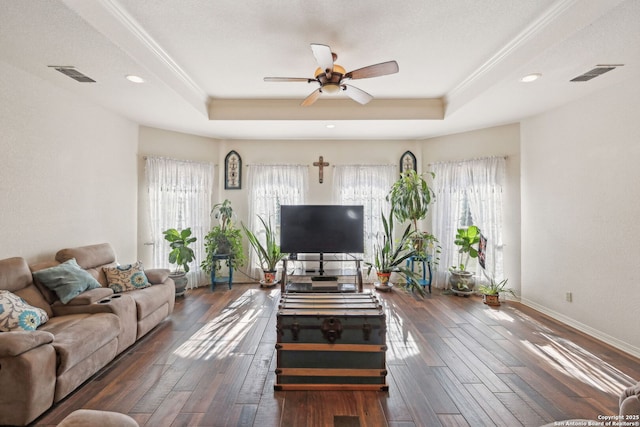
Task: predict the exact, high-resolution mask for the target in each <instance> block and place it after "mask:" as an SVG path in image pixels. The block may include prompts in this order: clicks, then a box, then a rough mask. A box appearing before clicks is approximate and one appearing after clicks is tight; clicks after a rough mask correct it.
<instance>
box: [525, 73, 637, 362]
mask: <svg viewBox="0 0 640 427" xmlns="http://www.w3.org/2000/svg"><path fill="white" fill-rule="evenodd" d="M639 99H640V85H639V84H638V83H637V80H636V81H631V80H629V81H628V82H627V83H625V84H621V85H618V86H616V87H614V88H612V89H607V90H605V91H602V92H599V93H597V94H595V95H593V96H589V97H587V98H583V99H582V100H579V101H576V102H573V103H571V104H569V105H566V106H564V107H561V108H558V109H556V110H553V111H550V112H548V113H545V114H541V115H539V116H537V117H533V118H531V119H528V120H525V121H524V122H523V123H522V124H521V134H522V151H521V152H522V258H523V262H522V295H523V299H524V300H525V302H527V303H529V304H531V305H532V306H534V307H536V308H539V309H541V310H543V311H546V312H547V313H549V314H551V315H553V316H554V317H557V318H559V319H561V320H564V321H566V322H568V323H570V324H573V325H574V326H577V327H579V328H580V329H582V330H584V331H586V332H588V333H591V334H593V335H596V336H598V337H600V338H602V339H604V340H606V341H609V342H610V343H612V344H614V345H616V346H618V347H621V348H625V349H627V350H628V351H630V352H633V353H635V354H637V355H640V334H638V325H639V324H640V323H639V321H638V319H639V318H640V278H638V276H637V274H636V272H637V270H638V268H637V264H638V254H640V227H639V226H638V218H640V197H638V189H639V188H640V168H638V160H639V159H640V121H639V120H638V111H639V109H640V102H639ZM567 292H571V293H572V302H568V301H566V293H567Z"/></svg>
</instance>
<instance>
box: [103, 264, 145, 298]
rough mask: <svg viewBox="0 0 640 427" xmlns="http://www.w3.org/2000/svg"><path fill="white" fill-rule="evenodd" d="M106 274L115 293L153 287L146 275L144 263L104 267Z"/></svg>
mask: <svg viewBox="0 0 640 427" xmlns="http://www.w3.org/2000/svg"><path fill="white" fill-rule="evenodd" d="M103 270H104V274H105V275H106V277H107V282H108V283H109V287H110V288H111V289H113V292H115V293H119V292H128V291H133V290H136V289H142V288H146V287H149V286H151V284H150V283H149V280H148V279H147V276H146V274H144V271H143V268H142V263H141V262H139V261H138V262H136V263H135V264H125V265H119V266H116V267H104V268H103Z"/></svg>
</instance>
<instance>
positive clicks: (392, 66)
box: [344, 61, 398, 80]
mask: <svg viewBox="0 0 640 427" xmlns="http://www.w3.org/2000/svg"><path fill="white" fill-rule="evenodd" d="M397 72H398V63H397V62H396V61H388V62H381V63H380V64H375V65H369V66H368V67H363V68H358V69H357V70H353V71H349V72H348V73H347V74H345V76H344V77H345V78H346V79H354V80H355V79H368V78H370V77H378V76H386V75H387V74H394V73H397Z"/></svg>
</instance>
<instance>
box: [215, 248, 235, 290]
mask: <svg viewBox="0 0 640 427" xmlns="http://www.w3.org/2000/svg"><path fill="white" fill-rule="evenodd" d="M211 258H212V260H213V266H212V267H211V290H212V291H213V290H214V289H215V287H216V283H224V282H229V289H231V285H232V284H233V265H232V264H231V258H232V255H231V254H218V255H212V256H211ZM225 259H226V260H227V262H228V263H229V277H219V278H218V280H216V263H217V261H222V260H225Z"/></svg>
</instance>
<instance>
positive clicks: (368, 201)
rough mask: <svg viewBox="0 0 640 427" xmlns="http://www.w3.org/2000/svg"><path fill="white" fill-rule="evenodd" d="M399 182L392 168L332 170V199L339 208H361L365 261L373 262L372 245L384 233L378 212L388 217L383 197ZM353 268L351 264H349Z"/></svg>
mask: <svg viewBox="0 0 640 427" xmlns="http://www.w3.org/2000/svg"><path fill="white" fill-rule="evenodd" d="M397 179H398V168H397V166H395V165H341V166H336V167H335V170H334V177H333V182H334V188H333V200H334V203H335V204H338V205H363V206H364V254H363V259H364V260H365V261H373V255H372V254H373V244H374V242H375V241H376V236H377V235H378V234H379V233H383V232H384V231H383V230H382V217H381V213H382V212H384V214H385V215H388V214H389V209H390V205H389V202H387V200H386V197H387V194H388V193H389V190H390V189H391V186H392V185H393V183H394V182H395V181H396V180H397ZM351 265H353V264H351Z"/></svg>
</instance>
